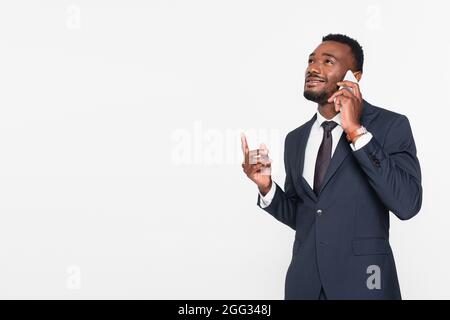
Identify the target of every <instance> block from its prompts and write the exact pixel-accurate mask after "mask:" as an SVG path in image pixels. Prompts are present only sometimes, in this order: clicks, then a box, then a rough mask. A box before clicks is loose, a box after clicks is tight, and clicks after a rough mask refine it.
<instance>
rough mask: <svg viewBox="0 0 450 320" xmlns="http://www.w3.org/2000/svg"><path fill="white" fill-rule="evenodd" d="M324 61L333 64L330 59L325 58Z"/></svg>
mask: <svg viewBox="0 0 450 320" xmlns="http://www.w3.org/2000/svg"><path fill="white" fill-rule="evenodd" d="M325 63H328V64H334V61H333V60H331V59H326V60H325Z"/></svg>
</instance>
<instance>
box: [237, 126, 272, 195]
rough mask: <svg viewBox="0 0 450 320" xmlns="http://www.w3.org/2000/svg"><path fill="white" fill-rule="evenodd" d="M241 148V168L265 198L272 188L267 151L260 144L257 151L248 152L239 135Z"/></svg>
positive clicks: (242, 136) (244, 141)
mask: <svg viewBox="0 0 450 320" xmlns="http://www.w3.org/2000/svg"><path fill="white" fill-rule="evenodd" d="M241 146H242V152H243V154H244V163H242V168H243V169H244V172H245V174H246V175H247V177H248V178H249V179H250V180H252V181H253V182H254V183H256V185H257V186H258V189H259V192H260V193H261V194H262V195H263V196H265V195H266V194H267V193H268V192H269V190H270V188H271V187H272V177H271V160H270V159H269V150H268V149H267V147H266V146H265V145H264V144H261V145H260V147H259V149H257V150H251V151H250V150H249V149H248V143H247V138H246V137H245V135H244V134H242V135H241Z"/></svg>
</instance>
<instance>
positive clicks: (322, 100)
mask: <svg viewBox="0 0 450 320" xmlns="http://www.w3.org/2000/svg"><path fill="white" fill-rule="evenodd" d="M303 96H304V97H305V98H306V99H307V100H309V101H312V102H317V103H318V104H319V105H324V104H326V103H328V94H327V92H325V91H322V92H317V93H316V92H311V91H307V90H304V91H303Z"/></svg>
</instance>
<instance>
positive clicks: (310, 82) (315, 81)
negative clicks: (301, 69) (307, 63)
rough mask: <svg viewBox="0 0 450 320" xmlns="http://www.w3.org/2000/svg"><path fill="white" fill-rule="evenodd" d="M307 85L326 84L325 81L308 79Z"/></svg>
mask: <svg viewBox="0 0 450 320" xmlns="http://www.w3.org/2000/svg"><path fill="white" fill-rule="evenodd" d="M306 83H307V84H318V83H325V80H322V79H319V78H307V79H306Z"/></svg>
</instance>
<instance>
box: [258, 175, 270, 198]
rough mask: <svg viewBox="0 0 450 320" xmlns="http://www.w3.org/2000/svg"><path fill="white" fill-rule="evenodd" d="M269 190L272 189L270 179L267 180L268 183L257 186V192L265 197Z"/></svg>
mask: <svg viewBox="0 0 450 320" xmlns="http://www.w3.org/2000/svg"><path fill="white" fill-rule="evenodd" d="M270 188H272V179H270V180H269V183H267V184H264V185H260V186H258V189H259V192H260V193H261V194H262V195H263V196H265V195H266V194H267V193H269V191H270Z"/></svg>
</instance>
